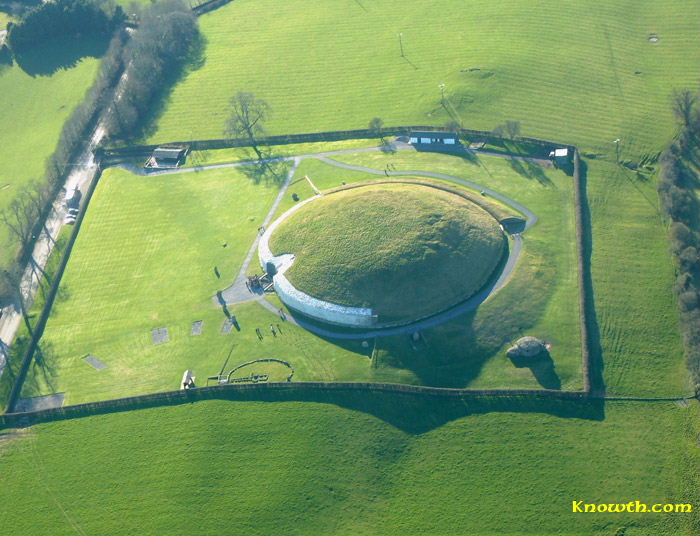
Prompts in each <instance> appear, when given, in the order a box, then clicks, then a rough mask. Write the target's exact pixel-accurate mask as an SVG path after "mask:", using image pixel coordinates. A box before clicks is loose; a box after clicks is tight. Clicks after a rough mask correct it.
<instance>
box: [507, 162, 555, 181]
mask: <svg viewBox="0 0 700 536" xmlns="http://www.w3.org/2000/svg"><path fill="white" fill-rule="evenodd" d="M508 164H509V165H510V167H511V169H512V170H513V171H515V172H516V173H517V174H518V175H521V176H522V177H525V178H527V179H534V180H536V181H537V182H539V183H540V184H541V185H542V186H548V187H549V186H552V181H551V179H550V178H549V177H547V175H545V173H544V171H543V170H542V168H541V167H540V166H538V165H537V164H533V163H532V162H530V161H528V160H523V159H520V158H509V159H508Z"/></svg>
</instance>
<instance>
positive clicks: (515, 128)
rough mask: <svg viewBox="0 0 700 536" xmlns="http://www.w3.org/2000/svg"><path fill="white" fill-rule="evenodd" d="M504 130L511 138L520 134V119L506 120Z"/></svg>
mask: <svg viewBox="0 0 700 536" xmlns="http://www.w3.org/2000/svg"><path fill="white" fill-rule="evenodd" d="M505 131H506V133H507V134H508V137H509V138H510V139H511V140H513V139H515V138H516V137H518V136H520V121H506V124H505Z"/></svg>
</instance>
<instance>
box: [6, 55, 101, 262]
mask: <svg viewBox="0 0 700 536" xmlns="http://www.w3.org/2000/svg"><path fill="white" fill-rule="evenodd" d="M97 68H98V60H96V59H94V58H84V59H82V60H80V61H79V62H78V63H77V64H76V65H74V66H70V67H68V68H64V69H59V70H58V71H56V72H55V73H53V74H52V75H51V76H44V75H36V76H31V75H29V74H27V73H26V72H25V71H24V70H22V68H21V67H20V66H19V65H17V64H15V65H13V66H12V67H5V68H3V67H0V94H2V99H1V100H0V116H1V117H2V120H3V123H4V124H5V125H6V126H7V128H3V129H2V132H0V161H1V162H2V166H0V210H1V209H3V208H5V207H6V206H7V205H9V204H10V202H11V201H12V200H13V199H14V198H15V196H16V195H17V193H18V192H19V191H20V190H21V188H22V187H23V186H24V185H25V184H26V183H27V182H29V181H30V180H31V179H37V180H41V179H42V178H43V175H44V162H45V160H46V158H47V157H48V156H49V155H51V153H52V152H53V150H54V148H55V147H56V143H57V142H58V136H59V134H60V132H61V128H62V127H63V122H64V121H65V120H66V118H67V117H68V116H69V115H70V113H71V111H72V110H73V108H75V106H76V105H77V104H78V103H79V102H80V101H81V100H82V98H83V95H84V94H85V91H87V89H88V88H89V87H90V84H91V83H92V80H93V77H94V76H95V73H96V71H97ZM10 125H11V128H10ZM15 248H16V244H15V243H14V241H13V240H12V239H11V237H10V236H9V233H8V231H7V229H6V228H5V227H4V226H0V266H4V265H5V264H6V263H7V262H8V261H9V260H10V258H11V257H12V256H13V255H14V253H15Z"/></svg>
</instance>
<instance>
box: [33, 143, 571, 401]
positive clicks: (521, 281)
mask: <svg viewBox="0 0 700 536" xmlns="http://www.w3.org/2000/svg"><path fill="white" fill-rule="evenodd" d="M405 158H407V159H409V160H408V161H409V162H411V160H410V159H411V158H416V159H418V160H416V161H414V162H411V164H413V165H412V166H411V167H413V168H416V167H418V168H421V167H425V168H426V169H435V168H440V167H441V166H443V167H445V166H447V167H448V168H450V169H453V168H456V171H455V173H461V174H463V175H464V176H467V177H469V178H471V179H472V180H474V181H476V182H477V183H478V182H483V183H488V184H489V185H490V186H491V187H492V188H494V189H496V190H499V189H503V191H504V193H506V194H507V195H513V196H514V197H515V198H517V199H519V200H521V201H522V202H523V203H524V204H526V205H527V206H528V207H530V208H531V209H533V210H535V211H536V212H537V213H538V215H539V216H540V218H541V220H540V222H539V223H538V224H537V225H536V226H535V227H534V228H533V229H531V230H529V231H528V233H527V234H528V236H527V238H526V244H527V245H526V248H525V251H524V253H523V257H522V261H521V262H522V264H521V265H520V266H519V267H518V269H517V270H516V273H515V275H514V277H513V280H512V282H511V283H510V285H509V286H508V287H507V288H506V289H504V290H503V291H502V292H501V293H500V294H499V295H498V296H497V297H496V298H494V299H493V300H490V301H489V302H488V303H487V304H485V305H483V306H482V307H480V308H479V309H478V311H477V312H476V313H474V314H470V315H466V316H463V317H461V318H460V319H458V320H456V321H454V322H451V323H449V324H446V325H444V326H441V327H439V328H435V329H432V330H428V331H427V332H426V333H425V335H426V337H427V340H428V341H429V343H428V345H427V346H421V347H420V348H418V349H417V350H413V349H411V347H410V345H409V343H408V338H406V337H399V336H397V337H389V338H381V339H379V341H378V343H377V348H378V350H379V352H378V359H377V360H376V361H375V362H374V363H373V364H371V363H370V361H369V359H368V357H369V355H370V353H371V349H372V348H371V346H370V347H369V348H363V347H362V346H361V341H355V342H344V343H339V342H337V341H336V342H333V341H327V340H324V339H322V338H318V337H316V336H314V335H311V334H310V333H308V332H306V331H305V330H302V329H300V328H296V327H293V326H289V325H283V326H282V331H283V334H282V336H279V337H272V336H271V333H270V330H269V325H270V324H276V323H279V322H280V319H279V318H278V317H277V316H275V315H273V314H271V313H269V312H267V311H266V310H264V309H263V308H261V307H260V306H259V305H257V304H255V303H251V304H245V305H236V306H231V307H230V310H231V312H232V313H233V314H235V315H236V316H237V319H238V321H239V323H240V326H241V328H242V330H241V331H240V332H237V331H234V332H233V333H232V334H230V335H228V336H224V335H221V334H220V333H219V332H220V328H221V325H222V324H223V321H224V315H223V313H222V311H221V309H220V308H219V307H217V306H216V305H215V303H214V300H213V296H214V294H215V293H216V291H217V290H220V289H223V288H225V287H226V286H228V285H229V284H230V282H231V281H232V280H233V278H234V276H235V274H236V273H237V272H238V270H239V268H240V265H241V263H242V261H243V257H244V256H245V253H246V251H247V250H248V248H249V247H250V244H251V243H252V241H253V238H254V237H255V232H256V229H257V228H258V226H259V225H260V224H261V223H262V220H263V218H264V215H265V213H266V212H267V210H268V209H269V207H270V206H271V204H272V200H273V198H274V196H275V194H276V191H277V188H276V187H275V186H273V185H272V183H270V182H264V181H263V182H259V183H257V184H256V183H255V182H254V181H252V180H251V179H250V178H249V177H246V176H245V175H244V174H242V173H241V172H239V171H236V170H234V169H221V170H214V171H207V172H199V173H188V174H183V175H171V176H161V177H148V178H143V177H138V176H134V175H130V174H128V173H126V172H124V171H118V170H109V171H107V172H106V173H105V175H104V176H103V177H102V179H101V183H100V185H99V186H98V188H97V190H96V193H95V196H94V197H93V199H92V201H91V204H90V208H89V210H88V213H87V214H86V219H85V221H84V224H83V226H82V228H81V231H80V235H79V237H78V241H77V243H76V245H75V248H74V250H73V253H72V257H71V260H70V262H69V264H68V268H67V270H66V273H65V275H64V277H63V280H62V284H61V290H60V293H59V299H58V300H57V303H56V304H55V305H54V309H53V312H52V316H51V318H50V320H49V323H48V326H47V329H46V332H45V334H44V338H43V340H42V352H43V356H44V358H43V359H40V360H39V362H38V363H35V365H34V366H33V369H32V371H31V373H30V375H29V378H28V380H27V382H26V384H25V387H24V390H23V396H33V395H39V394H48V393H53V392H66V393H67V398H66V403H67V404H68V403H77V402H83V401H89V400H97V399H105V398H113V397H117V396H127V395H132V394H141V393H147V392H154V391H161V390H169V389H173V388H175V387H177V385H178V383H179V381H180V378H181V376H182V373H183V371H184V370H185V369H192V370H194V371H195V373H196V375H197V377H198V382H199V384H200V385H201V384H202V383H201V382H204V380H205V378H206V376H211V375H215V374H217V373H218V372H219V370H220V368H221V367H222V365H223V362H224V360H225V358H226V356H227V355H228V353H229V351H230V350H231V348H232V347H233V351H232V357H231V359H230V362H229V364H230V365H231V366H233V365H235V364H238V363H241V362H244V361H248V360H250V359H256V358H262V357H277V358H280V359H285V360H288V361H290V362H291V363H292V365H293V366H294V368H295V379H297V380H341V379H342V380H358V381H393V382H406V383H428V384H433V385H448V386H475V387H477V386H478V387H538V386H542V385H546V386H548V387H555V388H557V387H559V386H561V387H562V388H564V389H577V388H580V387H581V385H582V383H581V361H580V342H579V341H580V338H579V334H578V316H577V315H578V313H577V305H576V304H577V298H576V278H575V268H574V266H575V255H574V253H575V249H574V248H575V246H574V240H573V232H574V229H573V214H572V205H571V201H572V191H571V187H570V179H569V178H568V177H566V176H565V175H564V174H562V173H555V174H552V173H546V174H544V173H543V176H545V177H551V178H549V179H548V181H549V183H548V185H547V186H545V185H542V184H540V183H538V182H536V181H531V180H530V179H527V178H525V177H521V176H520V175H518V174H517V173H515V172H514V171H513V170H512V169H511V168H510V166H509V165H508V164H507V161H505V160H503V159H497V158H486V157H485V158H484V159H483V160H482V164H483V165H482V166H475V165H474V164H471V163H468V162H464V161H463V160H461V159H457V158H454V157H445V156H436V155H432V156H431V155H419V154H415V153H414V154H410V155H406V157H405ZM486 170H488V172H487V171H486ZM305 175H309V176H310V177H311V178H312V179H313V181H314V183H315V184H316V185H317V186H318V187H319V188H323V189H327V188H331V187H334V186H338V185H340V183H341V182H347V183H350V182H353V181H366V180H367V179H371V178H372V177H371V176H369V175H367V174H365V173H359V172H351V171H345V170H339V169H338V168H335V167H331V166H329V165H328V164H325V163H321V162H319V161H316V160H308V161H303V162H302V163H301V165H300V168H299V170H298V171H297V174H296V175H295V177H298V178H301V179H302V180H301V181H299V182H297V181H298V180H299V179H295V180H294V181H293V184H292V186H291V187H290V189H289V191H288V192H287V195H286V196H285V198H284V199H283V200H282V203H281V206H280V208H279V210H284V209H286V207H288V206H290V205H291V203H293V201H292V200H291V194H292V193H297V194H298V195H299V196H300V197H304V198H305V197H306V196H307V195H312V191H311V189H310V187H308V183H307V182H306V181H305V180H303V177H304V176H305ZM227 183H228V184H230V185H231V187H230V188H229V187H225V186H224V185H226V184H227ZM306 188H308V191H307V190H306ZM477 195H478V194H477ZM520 196H522V199H521V198H520ZM224 243H226V244H228V245H227V247H226V248H222V245H223V244H224ZM115 251H117V252H119V254H118V255H116V256H115V255H114V253H113V252H115ZM548 257H549V258H550V261H549V262H545V259H546V258H548ZM555 258H556V259H557V260H556V262H552V259H555ZM214 266H216V267H217V268H218V270H219V272H220V274H221V279H218V278H217V277H216V275H215V273H214ZM251 271H259V269H258V268H256V267H255V266H254V265H253V267H252V268H251ZM523 293H525V295H526V296H530V298H528V299H530V303H529V305H530V307H525V306H524V305H517V304H519V303H520V304H522V303H523ZM572 304H573V306H572ZM197 320H203V321H204V332H203V334H202V335H200V336H196V337H191V336H190V335H189V331H190V327H191V323H192V322H194V321H197ZM161 327H167V328H168V330H169V336H170V341H169V342H168V343H165V344H161V345H154V344H153V342H152V340H151V333H150V331H151V330H153V329H156V328H161ZM256 327H259V328H261V329H262V330H263V332H264V334H265V339H264V340H263V341H262V342H260V341H258V340H257V338H256V336H255V333H254V328H256ZM521 330H527V332H528V333H530V332H533V333H534V334H535V335H538V336H541V337H543V338H546V339H547V340H548V341H551V342H552V344H553V351H552V358H553V359H554V363H544V364H543V367H544V368H543V370H539V369H538V368H533V369H531V368H530V367H522V368H518V367H515V366H513V363H511V362H510V361H509V360H508V359H507V358H506V357H505V355H504V354H503V352H502V351H503V350H505V348H504V345H506V344H507V343H509V342H511V341H512V340H513V339H514V338H517V337H518V336H519V333H520V332H521ZM87 354H92V355H93V356H95V357H96V358H97V359H99V360H101V361H102V362H104V363H105V364H106V365H107V366H108V368H106V369H104V370H101V371H98V370H95V369H93V368H92V367H90V366H89V365H88V364H87V363H86V362H85V361H83V358H84V357H85V356H86V355H87ZM436 356H437V357H436Z"/></svg>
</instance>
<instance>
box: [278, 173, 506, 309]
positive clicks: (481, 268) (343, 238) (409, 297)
mask: <svg viewBox="0 0 700 536" xmlns="http://www.w3.org/2000/svg"><path fill="white" fill-rule="evenodd" d="M506 246H507V239H506V238H505V235H504V234H503V232H502V231H501V230H500V228H499V225H498V222H497V221H496V219H494V218H493V217H492V216H491V215H490V214H489V213H487V212H486V211H484V210H483V209H482V208H481V207H479V206H478V205H475V204H474V203H472V202H470V201H467V200H465V199H463V198H461V197H459V196H457V195H455V194H452V193H448V192H443V191H441V190H437V189H434V188H430V187H428V186H422V185H408V184H377V185H373V186H372V185H370V186H365V187H362V188H354V189H351V190H345V191H341V192H336V193H332V194H329V195H327V196H324V197H322V198H320V199H317V200H316V201H313V202H312V203H311V204H309V205H307V206H305V207H304V208H303V209H302V210H300V211H299V212H296V213H295V214H293V215H292V216H291V217H290V218H289V219H287V220H286V221H284V222H283V223H282V224H281V225H280V227H279V228H278V229H277V230H276V231H275V233H274V234H273V235H272V238H271V241H270V247H271V249H272V252H273V253H274V254H276V255H279V254H282V253H293V254H294V255H295V257H296V260H295V261H294V264H293V265H292V267H291V268H290V269H289V270H287V272H286V273H285V275H286V277H287V278H288V279H289V281H290V282H291V283H292V284H293V285H294V286H296V287H297V288H298V289H299V290H301V291H302V292H306V293H307V294H310V295H312V296H315V297H316V298H319V299H322V300H327V301H330V302H333V303H339V304H342V305H349V306H351V307H370V308H371V309H372V310H373V311H374V314H377V315H379V321H380V322H382V321H384V322H387V321H392V320H397V319H412V318H420V317H421V316H425V315H427V314H431V313H435V312H438V311H440V310H441V309H444V308H446V307H448V306H450V305H454V304H455V303H456V302H457V301H458V300H460V299H466V298H468V297H469V296H471V295H472V294H474V293H476V292H478V291H479V290H480V289H481V288H482V287H483V286H484V285H485V284H486V282H487V281H488V280H489V279H490V278H491V277H492V274H493V271H494V269H495V268H496V267H497V266H498V265H499V264H500V262H501V260H502V258H503V255H504V253H505V248H506Z"/></svg>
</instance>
